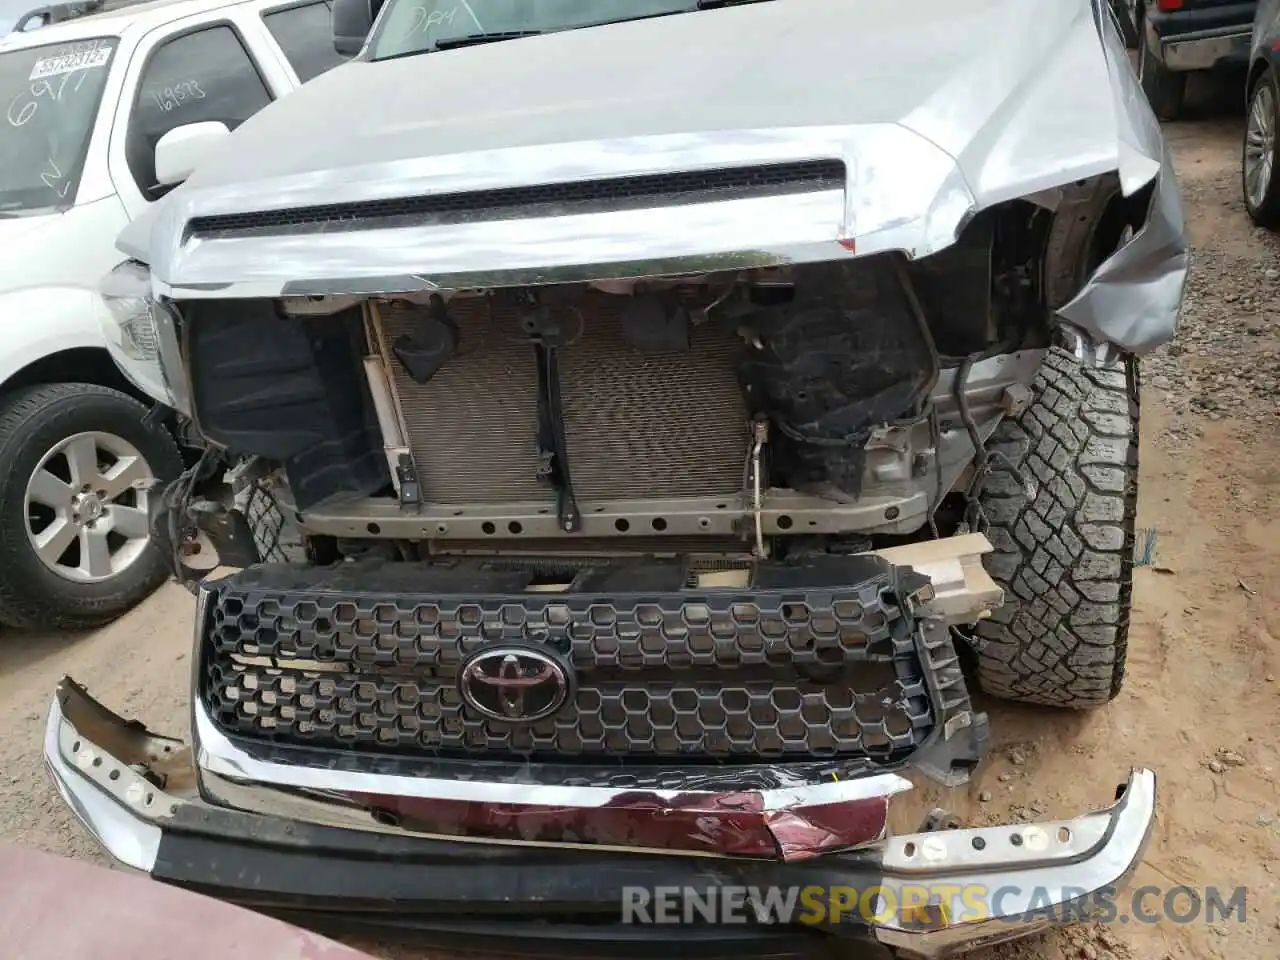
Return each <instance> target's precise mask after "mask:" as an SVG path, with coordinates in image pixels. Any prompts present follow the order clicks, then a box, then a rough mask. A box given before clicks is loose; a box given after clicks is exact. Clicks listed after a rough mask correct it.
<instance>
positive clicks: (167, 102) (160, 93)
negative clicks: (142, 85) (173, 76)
mask: <svg viewBox="0 0 1280 960" xmlns="http://www.w3.org/2000/svg"><path fill="white" fill-rule="evenodd" d="M204 98H205V92H204V89H203V88H202V87H201V86H200V81H199V80H184V81H183V82H182V83H175V84H174V85H173V86H171V87H165V88H164V89H162V90H153V91H151V99H152V100H153V101H154V102H155V105H156V109H158V110H163V111H164V112H165V113H168V112H169V111H170V110H175V109H177V108H178V107H181V106H183V105H184V104H187V103H190V102H191V101H192V100H203V99H204Z"/></svg>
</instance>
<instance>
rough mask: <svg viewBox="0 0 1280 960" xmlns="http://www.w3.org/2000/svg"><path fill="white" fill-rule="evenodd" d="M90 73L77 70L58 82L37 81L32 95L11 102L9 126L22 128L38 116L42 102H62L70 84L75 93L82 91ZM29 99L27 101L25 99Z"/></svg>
mask: <svg viewBox="0 0 1280 960" xmlns="http://www.w3.org/2000/svg"><path fill="white" fill-rule="evenodd" d="M88 75H89V74H88V71H86V70H77V71H76V72H75V73H64V74H63V75H62V76H61V77H59V78H58V79H57V80H56V82H50V81H48V80H37V81H36V82H35V83H33V84H31V87H30V94H27V93H19V94H17V95H16V96H14V98H13V99H12V100H10V101H9V109H8V111H6V114H5V117H6V119H7V120H8V121H9V126H11V127H20V126H22V125H23V124H25V123H26V122H27V121H29V120H30V119H31V118H32V117H34V116H35V115H36V111H37V110H38V109H39V108H40V100H41V99H46V100H52V101H54V102H55V103H59V102H61V101H62V91H64V90H65V89H66V88H67V84H68V83H72V78H73V77H74V78H75V82H74V83H72V86H71V90H72V92H73V93H74V92H75V91H77V90H79V89H80V85H81V84H83V83H84V78H85V77H87V76H88ZM24 97H25V98H27V99H26V100H25V101H24V99H23V98H24Z"/></svg>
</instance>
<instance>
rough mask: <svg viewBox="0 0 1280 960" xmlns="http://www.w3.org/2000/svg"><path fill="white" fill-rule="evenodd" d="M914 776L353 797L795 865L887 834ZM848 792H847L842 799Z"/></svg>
mask: <svg viewBox="0 0 1280 960" xmlns="http://www.w3.org/2000/svg"><path fill="white" fill-rule="evenodd" d="M909 788H910V784H909V782H908V781H906V780H903V779H902V778H900V777H897V776H894V775H881V776H872V777H867V778H862V779H859V780H851V781H847V782H838V783H830V784H825V785H822V786H819V787H810V788H805V789H801V790H797V791H794V793H795V796H793V797H790V798H787V797H785V796H779V795H781V794H785V793H787V791H752V790H743V791H737V792H730V793H674V794H673V793H670V792H668V791H650V790H635V791H619V792H618V793H617V794H616V795H615V796H614V797H613V798H612V799H611V800H609V801H608V802H607V803H604V804H603V805H600V806H591V807H582V806H560V807H555V806H544V805H539V804H496V803H480V802H469V801H452V800H428V799H422V798H413V797H404V796H393V795H377V794H345V795H343V797H342V799H343V801H344V802H345V803H349V804H351V805H352V806H355V807H358V808H363V809H367V810H368V811H369V812H370V813H371V815H373V819H375V820H377V821H378V822H383V823H394V824H396V825H397V826H399V827H401V828H403V829H405V830H409V831H412V832H418V833H426V834H432V835H436V836H457V837H468V838H473V839H477V838H480V839H486V840H508V841H512V840H514V841H522V842H525V843H551V844H562V843H575V844H580V843H581V844H592V845H597V846H605V847H614V848H626V849H631V850H655V851H663V852H667V853H685V854H716V855H723V856H744V857H754V858H759V859H766V860H782V861H785V862H794V861H800V860H808V859H810V858H812V857H816V856H819V855H821V854H824V853H831V852H834V851H837V850H849V849H853V848H856V847H862V846H866V845H867V844H872V843H876V842H878V841H879V840H881V839H883V838H884V835H885V827H886V823H887V818H888V810H889V798H890V797H891V796H893V795H894V794H895V793H897V792H900V791H901V790H904V789H909ZM841 795H843V796H841Z"/></svg>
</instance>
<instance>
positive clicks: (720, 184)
mask: <svg viewBox="0 0 1280 960" xmlns="http://www.w3.org/2000/svg"><path fill="white" fill-rule="evenodd" d="M844 186H845V167H844V162H843V161H841V160H804V161H796V162H793V163H770V164H758V165H755V166H742V167H726V168H721V169H716V170H699V171H689V172H683V173H660V174H646V175H643V176H631V177H612V178H609V179H604V180H580V181H576V182H570V183H550V184H539V185H538V186H530V187H506V188H502V189H497V190H470V191H466V192H464V193H441V194H431V195H426V196H416V197H395V198H390V199H385V200H365V201H360V202H358V203H332V204H323V205H317V206H310V207H293V208H291V209H285V210H263V211H258V212H255V213H232V214H221V215H218V216H210V217H195V218H193V219H192V220H191V222H190V224H189V225H188V231H189V233H190V234H191V235H193V236H203V237H210V236H212V235H218V234H221V235H228V234H237V235H243V234H244V233H248V232H253V233H259V234H262V233H269V232H273V231H288V232H291V233H292V232H300V231H306V230H308V229H314V230H319V229H324V230H334V229H339V230H341V229H351V230H367V229H373V228H385V227H398V226H412V225H418V224H422V223H451V222H452V223H456V222H466V221H468V220H509V219H514V218H519V217H538V216H552V215H559V216H565V215H568V214H572V213H590V212H593V211H594V210H599V209H609V210H621V209H631V208H636V207H653V206H673V205H676V204H680V203H691V202H699V201H706V200H723V199H727V198H728V197H726V194H728V195H729V196H731V197H733V198H739V197H743V198H745V197H750V196H758V195H769V194H777V193H786V192H791V191H796V190H804V191H819V190H843V189H844Z"/></svg>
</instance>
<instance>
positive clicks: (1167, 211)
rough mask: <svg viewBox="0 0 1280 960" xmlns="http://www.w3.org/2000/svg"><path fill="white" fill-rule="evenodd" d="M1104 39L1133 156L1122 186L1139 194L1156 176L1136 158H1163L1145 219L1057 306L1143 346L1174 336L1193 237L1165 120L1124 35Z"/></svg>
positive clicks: (1078, 323)
mask: <svg viewBox="0 0 1280 960" xmlns="http://www.w3.org/2000/svg"><path fill="white" fill-rule="evenodd" d="M1104 41H1105V43H1104V49H1105V51H1106V55H1107V68H1108V70H1109V71H1110V73H1111V78H1112V88H1113V90H1114V91H1115V98H1116V117H1117V121H1118V123H1119V138H1120V143H1121V145H1122V148H1123V149H1124V151H1125V154H1126V155H1127V156H1128V158H1129V161H1130V162H1129V163H1128V164H1122V165H1121V167H1120V176H1121V186H1122V188H1123V189H1124V192H1125V193H1126V194H1133V193H1136V192H1137V191H1138V190H1140V189H1143V188H1144V187H1145V186H1146V185H1147V183H1148V182H1149V180H1150V178H1145V179H1144V178H1143V177H1141V175H1139V176H1137V177H1129V178H1126V176H1125V174H1126V171H1127V169H1128V167H1130V166H1133V165H1135V160H1134V158H1142V159H1147V160H1153V161H1158V162H1159V171H1158V173H1157V174H1156V176H1155V178H1154V184H1153V186H1152V191H1151V202H1150V207H1149V209H1148V213H1147V220H1146V223H1145V224H1144V225H1143V226H1142V228H1141V229H1140V230H1138V231H1137V232H1136V233H1135V234H1134V235H1133V238H1132V239H1131V240H1130V241H1129V242H1128V243H1126V244H1124V245H1123V246H1122V247H1121V248H1120V249H1119V250H1117V251H1116V252H1115V253H1114V254H1112V255H1111V257H1109V258H1108V259H1107V260H1106V261H1105V262H1103V264H1102V265H1101V266H1100V267H1099V268H1098V269H1097V270H1096V271H1095V272H1094V275H1093V277H1092V278H1091V279H1090V280H1089V282H1088V283H1086V284H1085V287H1084V289H1083V290H1081V291H1080V293H1079V294H1078V295H1077V296H1076V297H1075V299H1073V300H1072V301H1071V302H1070V303H1068V304H1066V305H1065V306H1063V307H1062V308H1061V309H1059V311H1058V313H1059V315H1060V316H1062V317H1063V318H1064V319H1065V320H1067V321H1068V322H1070V323H1071V324H1072V325H1074V326H1075V327H1076V328H1078V329H1080V330H1083V331H1084V332H1085V333H1087V334H1089V335H1090V336H1092V337H1094V338H1096V340H1098V341H1099V342H1104V343H1112V344H1115V345H1117V346H1119V347H1120V348H1121V349H1123V350H1126V351H1130V352H1133V353H1139V354H1140V353H1145V352H1146V351H1148V350H1151V349H1153V348H1155V347H1158V346H1160V345H1161V344H1162V343H1166V342H1168V341H1169V340H1171V339H1173V335H1174V332H1175V330H1176V327H1177V320H1178V312H1179V310H1180V308H1181V305H1182V294H1183V290H1184V288H1185V286H1186V282H1187V271H1188V266H1189V260H1190V258H1189V241H1188V239H1187V235H1186V228H1185V224H1184V221H1183V215H1182V201H1181V199H1180V198H1179V196H1178V183H1177V179H1176V177H1175V175H1174V170H1173V158H1172V156H1171V155H1170V151H1169V148H1168V146H1167V144H1165V142H1164V137H1163V135H1162V133H1161V131H1160V124H1159V122H1158V121H1157V120H1156V118H1155V116H1154V115H1153V114H1152V112H1151V109H1150V107H1149V106H1148V104H1147V98H1146V95H1145V94H1143V92H1142V87H1141V86H1140V85H1139V83H1138V79H1137V77H1136V76H1134V73H1133V70H1132V68H1131V66H1130V63H1129V54H1128V52H1127V51H1126V50H1125V49H1124V45H1123V44H1122V43H1121V41H1120V39H1119V37H1116V36H1114V35H1113V34H1111V33H1106V34H1104Z"/></svg>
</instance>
